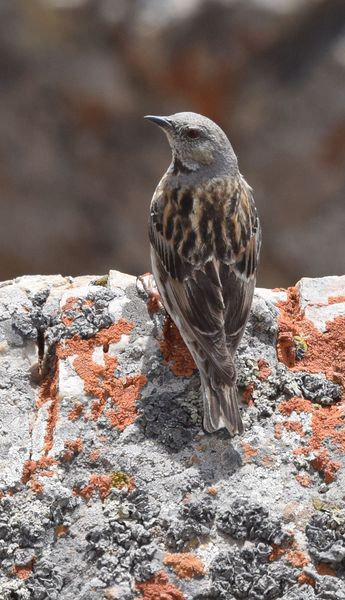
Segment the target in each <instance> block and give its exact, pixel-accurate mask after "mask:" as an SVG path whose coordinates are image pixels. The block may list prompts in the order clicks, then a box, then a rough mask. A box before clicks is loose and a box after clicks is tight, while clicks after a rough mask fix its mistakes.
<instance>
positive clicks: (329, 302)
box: [328, 296, 345, 304]
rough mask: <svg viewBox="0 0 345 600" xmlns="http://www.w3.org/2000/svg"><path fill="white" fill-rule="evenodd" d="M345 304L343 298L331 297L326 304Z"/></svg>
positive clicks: (344, 297) (344, 298)
mask: <svg viewBox="0 0 345 600" xmlns="http://www.w3.org/2000/svg"><path fill="white" fill-rule="evenodd" d="M340 302H345V296H331V297H330V298H328V304H339V303H340Z"/></svg>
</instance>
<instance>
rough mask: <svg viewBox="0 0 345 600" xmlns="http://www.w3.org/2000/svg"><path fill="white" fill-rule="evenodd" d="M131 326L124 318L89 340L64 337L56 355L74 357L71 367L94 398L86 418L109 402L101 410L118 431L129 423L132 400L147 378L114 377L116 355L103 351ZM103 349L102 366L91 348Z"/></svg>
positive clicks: (133, 408)
mask: <svg viewBox="0 0 345 600" xmlns="http://www.w3.org/2000/svg"><path fill="white" fill-rule="evenodd" d="M133 327H134V325H133V323H129V322H128V321H125V320H120V321H118V322H117V323H113V325H111V326H110V327H109V328H108V329H102V330H101V331H99V332H97V333H96V334H95V335H94V336H93V337H92V338H90V339H86V340H84V339H81V338H80V337H79V336H74V337H73V338H71V339H67V340H65V344H64V347H63V348H62V347H60V348H59V352H58V355H59V358H66V357H68V356H74V355H75V358H74V359H73V367H74V369H75V371H76V373H77V375H79V377H80V378H81V379H82V380H83V382H84V390H85V394H87V395H89V396H91V397H92V398H94V400H93V402H92V405H91V411H90V414H89V418H90V419H92V420H97V419H98V418H99V417H100V416H101V415H102V414H103V412H104V409H105V406H106V404H107V402H110V403H111V404H112V405H113V408H110V409H109V410H107V411H106V412H105V414H106V416H107V418H108V420H109V422H110V423H111V424H112V425H113V426H116V427H117V428H118V429H120V430H121V431H122V430H123V429H125V428H126V427H127V426H128V425H130V424H131V423H133V422H134V421H135V419H136V416H137V410H136V400H137V399H138V396H139V392H140V390H141V388H142V387H143V386H144V385H145V384H146V382H147V380H146V377H145V376H144V375H141V374H138V375H129V376H127V377H124V378H121V379H119V378H117V377H115V369H116V367H117V358H116V357H114V356H110V355H109V354H108V353H107V352H104V348H105V349H107V348H108V347H109V344H111V343H117V342H119V341H120V339H121V336H122V335H124V334H129V333H130V332H131V331H132V329H133ZM97 347H101V348H103V360H104V365H100V364H98V363H97V362H95V360H94V358H93V352H94V349H95V348H97ZM79 411H81V409H80V408H78V411H77V413H73V414H72V413H70V415H69V418H70V419H72V418H77V415H78V416H79Z"/></svg>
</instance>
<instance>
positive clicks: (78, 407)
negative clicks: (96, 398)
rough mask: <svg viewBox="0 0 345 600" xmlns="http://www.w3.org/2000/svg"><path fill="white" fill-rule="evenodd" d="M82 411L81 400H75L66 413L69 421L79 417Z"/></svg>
mask: <svg viewBox="0 0 345 600" xmlns="http://www.w3.org/2000/svg"><path fill="white" fill-rule="evenodd" d="M83 412H84V405H83V404H82V402H76V403H75V405H74V406H73V408H72V410H70V412H69V413H68V418H69V420H70V421H76V420H77V419H80V417H81V415H82V414H83Z"/></svg>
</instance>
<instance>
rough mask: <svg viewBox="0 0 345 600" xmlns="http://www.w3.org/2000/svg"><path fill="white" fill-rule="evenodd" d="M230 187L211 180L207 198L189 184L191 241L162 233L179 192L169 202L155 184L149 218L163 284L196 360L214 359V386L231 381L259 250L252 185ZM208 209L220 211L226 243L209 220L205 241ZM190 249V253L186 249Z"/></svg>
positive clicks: (158, 274) (187, 227) (155, 265)
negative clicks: (203, 234)
mask: <svg viewBox="0 0 345 600" xmlns="http://www.w3.org/2000/svg"><path fill="white" fill-rule="evenodd" d="M228 188H229V186H227V188H226V189H228ZM232 190H233V193H232V194H229V195H226V193H225V191H226V190H225V189H222V188H221V187H220V186H219V185H214V186H213V188H212V189H211V190H210V191H209V192H208V193H207V194H206V195H204V196H203V194H202V193H201V192H200V191H199V190H198V189H194V190H189V192H188V197H190V195H192V197H193V205H192V209H191V214H190V215H189V219H188V218H187V217H185V221H184V232H183V233H184V236H186V235H188V233H190V231H191V230H192V231H193V238H192V239H193V240H194V244H193V245H191V244H187V243H186V242H185V241H183V240H181V241H180V243H179V244H176V243H175V244H174V231H173V233H172V235H170V236H169V239H167V238H166V237H165V236H164V221H166V220H167V214H168V215H172V214H173V212H172V211H174V210H175V211H176V206H177V207H178V202H177V203H176V194H175V198H174V205H172V202H171V200H170V198H169V194H168V195H165V196H164V191H162V188H158V189H157V192H156V195H155V196H156V197H155V196H154V198H153V201H152V205H151V218H150V224H149V237H150V242H151V246H152V263H153V271H154V275H155V277H156V280H157V285H158V289H159V291H160V293H161V295H162V298H163V301H164V303H165V306H166V308H167V310H168V312H169V313H170V315H171V317H172V318H173V320H175V322H176V324H177V325H178V327H179V329H180V331H181V334H182V335H183V337H184V338H185V341H186V343H187V345H188V346H189V349H190V350H191V352H192V354H193V356H194V358H196V357H197V358H199V362H200V361H201V362H202V361H205V359H207V360H208V361H210V363H211V365H212V367H213V374H214V379H215V385H216V384H217V382H221V383H224V384H228V385H232V384H233V383H234V380H235V368H234V364H233V355H234V352H235V350H236V348H237V345H238V343H239V341H240V339H241V336H242V334H243V331H244V328H245V325H246V322H247V318H248V315H249V311H250V306H251V302H252V297H253V293H254V286H255V272H256V267H257V261H258V254H259V250H260V225H259V221H258V217H257V214H256V209H255V205H254V201H253V197H252V193H251V189H250V188H249V186H248V185H247V184H246V183H245V181H244V180H243V179H242V177H240V176H239V178H238V181H237V182H236V185H233V186H232ZM203 199H204V200H203ZM182 201H183V196H182V198H180V203H181V202H182ZM210 206H212V210H210ZM208 211H209V213H208ZM208 214H210V215H211V217H210V219H211V220H212V219H213V220H214V218H215V214H217V235H218V237H219V235H220V234H221V235H222V236H223V241H224V243H222V244H220V243H219V239H218V240H215V236H214V235H212V223H211V226H210V227H209V229H208V232H209V233H208V236H207V239H206V240H205V239H201V236H200V231H199V230H198V227H197V223H198V222H200V220H201V219H203V222H204V223H205V220H206V219H207V218H208V217H207V215H208ZM227 224H228V225H229V226H227ZM170 227H171V222H170ZM205 230H206V227H205V226H204V232H205ZM169 233H170V232H169ZM179 238H181V234H180V231H179ZM184 239H186V237H184ZM187 248H188V254H186V252H183V250H184V249H185V250H186V249H187ZM235 250H236V252H235ZM205 257H206V258H205ZM197 364H198V361H197Z"/></svg>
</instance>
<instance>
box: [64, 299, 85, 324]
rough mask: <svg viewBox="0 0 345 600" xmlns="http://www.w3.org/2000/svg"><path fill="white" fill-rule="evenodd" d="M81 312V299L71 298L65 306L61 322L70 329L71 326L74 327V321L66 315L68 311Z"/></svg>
mask: <svg viewBox="0 0 345 600" xmlns="http://www.w3.org/2000/svg"><path fill="white" fill-rule="evenodd" d="M70 310H73V311H79V312H80V310H81V306H80V298H77V297H75V296H71V297H70V298H67V300H66V302H65V304H64V305H63V307H62V309H61V312H62V315H61V321H62V322H63V324H64V325H66V327H68V326H69V325H72V323H73V321H74V319H72V317H70V316H67V315H65V314H64V313H65V312H67V311H70Z"/></svg>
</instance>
